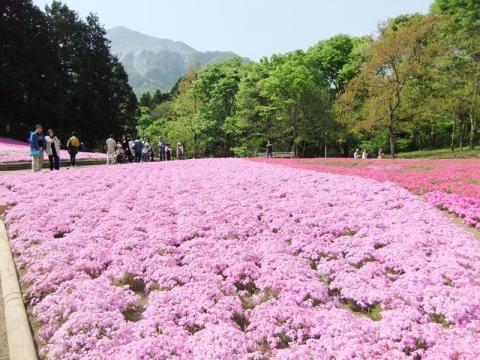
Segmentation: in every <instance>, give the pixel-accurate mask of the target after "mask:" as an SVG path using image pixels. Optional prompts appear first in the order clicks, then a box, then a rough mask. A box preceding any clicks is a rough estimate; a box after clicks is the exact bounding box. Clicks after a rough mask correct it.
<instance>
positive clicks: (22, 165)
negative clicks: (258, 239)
mask: <svg viewBox="0 0 480 360" xmlns="http://www.w3.org/2000/svg"><path fill="white" fill-rule="evenodd" d="M105 161H106V160H104V159H84V160H77V165H78V166H90V165H104V164H105ZM61 164H62V166H65V167H69V166H71V164H70V160H63V161H62V162H61ZM31 168H32V164H31V163H30V162H27V161H19V162H12V163H3V164H0V171H15V170H29V169H31ZM43 168H44V169H48V161H44V162H43Z"/></svg>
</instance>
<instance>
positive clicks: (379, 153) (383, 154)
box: [378, 148, 385, 159]
mask: <svg viewBox="0 0 480 360" xmlns="http://www.w3.org/2000/svg"><path fill="white" fill-rule="evenodd" d="M384 157H385V153H384V152H383V149H382V148H380V149H379V150H378V158H379V159H383V158H384Z"/></svg>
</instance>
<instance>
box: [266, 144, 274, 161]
mask: <svg viewBox="0 0 480 360" xmlns="http://www.w3.org/2000/svg"><path fill="white" fill-rule="evenodd" d="M268 157H271V158H273V145H272V143H271V142H270V140H268V141H267V158H268Z"/></svg>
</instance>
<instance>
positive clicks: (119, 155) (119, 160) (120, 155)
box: [114, 142, 128, 164]
mask: <svg viewBox="0 0 480 360" xmlns="http://www.w3.org/2000/svg"><path fill="white" fill-rule="evenodd" d="M114 161H115V164H125V163H126V162H127V161H128V158H127V156H126V155H125V150H124V149H123V145H122V143H120V142H119V143H118V144H117V149H116V150H115V159H114Z"/></svg>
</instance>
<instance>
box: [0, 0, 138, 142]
mask: <svg viewBox="0 0 480 360" xmlns="http://www.w3.org/2000/svg"><path fill="white" fill-rule="evenodd" d="M0 15H1V19H0V135H4V136H10V137H16V138H20V139H26V137H27V134H28V131H30V130H32V129H33V127H34V126H35V124H36V123H42V124H43V125H44V127H52V128H54V129H56V131H57V133H58V134H59V135H60V136H62V137H63V138H64V139H65V138H66V137H67V136H68V135H69V134H70V132H71V131H72V130H75V131H77V133H78V134H79V136H80V138H81V139H82V141H83V142H85V144H86V145H87V146H88V147H94V146H95V145H96V144H98V143H100V142H104V141H105V139H106V137H108V134H110V133H111V132H114V133H118V134H120V133H123V132H124V131H126V130H128V129H134V128H135V114H136V111H137V99H136V97H135V95H134V93H133V91H132V89H131V87H130V86H129V84H128V77H127V75H126V73H125V70H124V68H123V66H122V65H121V64H120V62H119V61H118V59H117V58H115V57H114V56H112V55H111V54H110V45H109V42H108V40H107V39H106V38H105V34H106V32H105V30H104V28H103V27H102V26H101V25H100V24H99V21H98V18H97V17H96V16H94V15H90V16H88V17H87V18H86V20H82V19H80V18H79V16H78V15H77V14H76V13H75V12H74V11H72V10H70V9H69V8H68V7H67V6H66V5H64V4H62V3H61V2H58V1H54V2H53V3H52V5H51V6H49V7H47V8H46V11H45V12H42V11H41V10H40V9H39V8H38V7H36V6H34V5H33V4H32V1H31V0H3V1H1V2H0Z"/></svg>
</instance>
